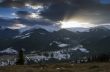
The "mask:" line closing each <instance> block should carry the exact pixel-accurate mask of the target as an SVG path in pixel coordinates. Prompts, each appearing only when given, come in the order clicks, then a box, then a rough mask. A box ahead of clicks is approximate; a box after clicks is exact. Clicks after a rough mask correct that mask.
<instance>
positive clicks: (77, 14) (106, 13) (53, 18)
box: [0, 0, 110, 28]
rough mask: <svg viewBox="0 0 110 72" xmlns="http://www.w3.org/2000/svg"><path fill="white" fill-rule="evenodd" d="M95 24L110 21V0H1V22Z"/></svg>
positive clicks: (12, 25)
mask: <svg viewBox="0 0 110 72" xmlns="http://www.w3.org/2000/svg"><path fill="white" fill-rule="evenodd" d="M36 24H37V25H44V26H60V27H61V28H69V27H92V26H97V25H101V24H110V0H0V26H4V27H10V28H23V27H29V26H34V25H36Z"/></svg>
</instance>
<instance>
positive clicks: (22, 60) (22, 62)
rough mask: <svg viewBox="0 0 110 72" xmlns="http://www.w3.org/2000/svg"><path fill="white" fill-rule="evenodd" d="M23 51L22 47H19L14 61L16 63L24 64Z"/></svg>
mask: <svg viewBox="0 0 110 72" xmlns="http://www.w3.org/2000/svg"><path fill="white" fill-rule="evenodd" d="M24 61H25V60H24V53H23V49H20V51H19V53H18V59H17V61H16V65H24Z"/></svg>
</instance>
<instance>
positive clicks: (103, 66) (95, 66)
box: [0, 63, 110, 72]
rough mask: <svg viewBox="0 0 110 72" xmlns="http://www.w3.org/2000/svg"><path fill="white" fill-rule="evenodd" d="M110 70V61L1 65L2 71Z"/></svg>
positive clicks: (79, 71) (83, 71) (81, 71)
mask: <svg viewBox="0 0 110 72" xmlns="http://www.w3.org/2000/svg"><path fill="white" fill-rule="evenodd" d="M21 71H22V72H110V63H87V64H49V65H23V66H8V67H0V72H21Z"/></svg>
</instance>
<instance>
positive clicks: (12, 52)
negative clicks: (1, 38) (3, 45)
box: [0, 47, 18, 54]
mask: <svg viewBox="0 0 110 72" xmlns="http://www.w3.org/2000/svg"><path fill="white" fill-rule="evenodd" d="M0 53H2V54H3V53H4V54H17V53H18V52H17V51H16V50H14V49H12V48H11V47H10V48H7V49H5V50H2V51H0Z"/></svg>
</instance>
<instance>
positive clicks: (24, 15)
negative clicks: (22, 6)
mask: <svg viewBox="0 0 110 72" xmlns="http://www.w3.org/2000/svg"><path fill="white" fill-rule="evenodd" d="M15 14H16V15H17V16H18V17H20V18H27V17H28V16H29V15H31V13H30V12H28V11H17V12H16V13H15Z"/></svg>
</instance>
